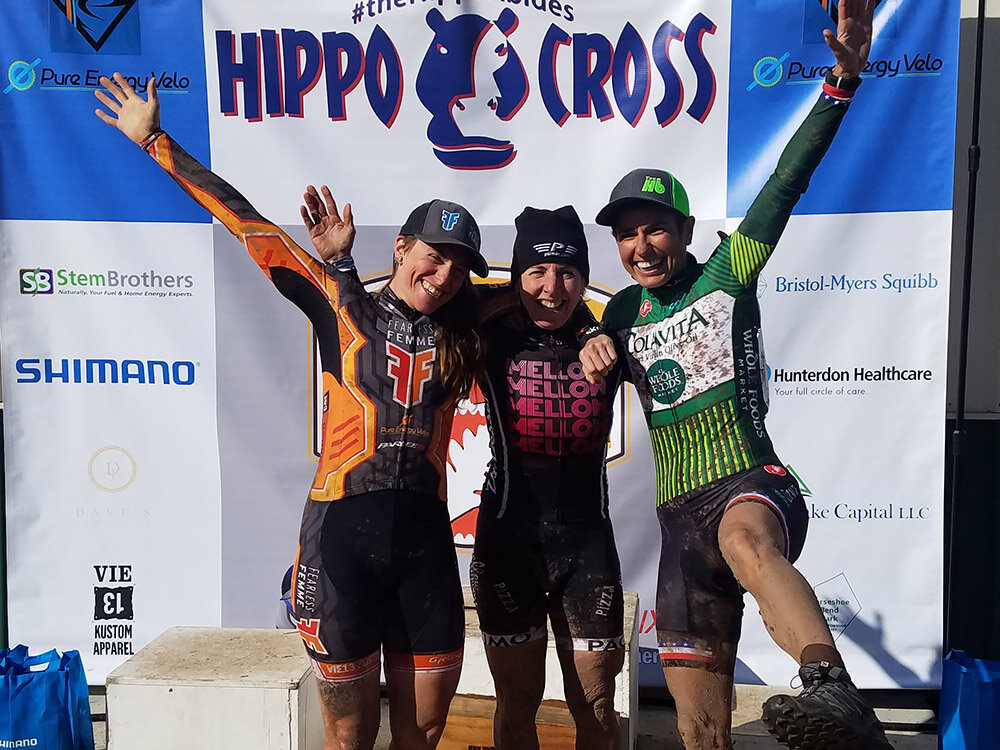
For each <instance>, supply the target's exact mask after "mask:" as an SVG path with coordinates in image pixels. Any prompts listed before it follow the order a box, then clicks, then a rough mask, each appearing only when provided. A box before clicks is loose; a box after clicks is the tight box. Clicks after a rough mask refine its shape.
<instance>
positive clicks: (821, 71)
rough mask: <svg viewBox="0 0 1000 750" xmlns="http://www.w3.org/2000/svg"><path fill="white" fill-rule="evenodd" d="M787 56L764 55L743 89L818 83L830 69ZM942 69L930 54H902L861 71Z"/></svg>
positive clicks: (882, 74)
mask: <svg viewBox="0 0 1000 750" xmlns="http://www.w3.org/2000/svg"><path fill="white" fill-rule="evenodd" d="M789 57H790V53H789V52H785V53H783V54H781V55H778V56H774V55H766V56H764V57H762V58H760V59H759V60H757V62H756V63H754V66H753V73H752V76H751V78H752V80H751V81H750V83H749V85H748V86H747V87H746V90H747V91H753V90H754V89H756V88H757V87H758V86H759V87H761V88H772V87H773V86H776V85H778V84H779V83H781V82H782V81H784V82H785V83H786V84H802V83H818V82H820V81H822V80H823V79H824V78H825V77H826V76H827V75H828V74H829V73H830V72H831V71H832V70H833V66H832V65H830V64H824V65H813V64H810V63H806V62H802V61H801V60H789ZM943 70H944V60H942V59H941V58H940V57H936V56H934V55H933V54H932V53H930V52H915V53H913V54H909V53H904V54H903V56H902V57H898V58H880V59H875V60H869V61H868V63H867V64H866V65H865V67H864V70H862V71H861V77H862V78H898V77H906V78H919V77H928V76H939V75H941V73H942V71H943Z"/></svg>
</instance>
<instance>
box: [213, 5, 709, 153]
mask: <svg viewBox="0 0 1000 750" xmlns="http://www.w3.org/2000/svg"><path fill="white" fill-rule="evenodd" d="M380 7H381V6H380ZM423 20H424V25H425V26H426V33H424V37H425V38H426V39H427V44H426V46H425V47H424V46H422V44H421V46H420V47H416V46H414V47H413V48H412V52H413V54H407V55H405V56H404V55H401V54H400V48H398V47H397V45H396V44H395V42H394V41H393V39H392V38H390V36H389V34H388V33H387V32H386V31H385V30H384V29H383V28H382V26H381V25H376V26H375V27H374V28H373V29H372V31H371V33H370V35H369V36H368V38H367V40H362V39H360V38H359V37H358V36H356V35H355V34H353V33H351V32H347V31H322V32H313V31H311V30H303V29H289V28H284V29H281V30H280V31H278V30H275V29H261V30H259V31H253V32H240V33H238V34H237V33H236V32H233V31H230V30H218V31H216V32H215V42H216V59H217V66H218V78H219V106H220V110H221V112H222V114H225V115H228V116H238V115H241V116H242V117H243V118H244V119H246V120H247V121H249V122H261V121H262V120H263V118H264V115H265V114H266V115H267V116H268V117H304V116H305V113H306V109H307V104H306V100H307V98H308V99H309V102H310V104H308V108H310V109H313V110H315V109H317V108H318V107H319V106H321V105H320V102H321V101H322V102H324V103H325V107H326V110H325V115H326V116H327V117H328V118H329V119H330V120H331V121H332V122H334V123H336V122H340V121H345V120H348V119H349V117H350V112H351V111H353V110H354V109H355V108H357V107H367V108H368V109H370V110H371V111H372V112H373V113H374V114H375V115H376V117H377V118H378V119H379V120H380V121H381V123H382V124H383V125H384V126H385V127H386V128H387V129H391V128H392V127H393V124H394V123H395V121H396V117H397V115H398V114H399V111H400V107H401V106H402V103H403V96H404V80H410V79H412V80H415V82H416V84H415V90H416V96H417V98H418V99H419V101H420V104H421V105H422V106H423V108H424V109H425V110H426V111H427V113H428V114H429V121H428V125H427V133H426V134H427V139H428V141H429V142H430V147H431V149H432V150H433V153H434V155H435V157H437V159H438V161H440V162H441V163H442V164H443V165H445V166H446V167H449V168H451V169H474V170H482V169H499V168H502V167H505V166H507V165H508V164H510V163H511V162H512V161H513V160H514V158H515V157H516V156H517V144H516V142H514V140H512V139H511V138H512V137H513V136H512V134H511V133H510V130H509V129H504V127H503V123H506V122H510V121H512V120H514V118H515V117H516V116H517V114H518V112H519V111H520V110H521V108H522V107H523V106H524V104H525V103H526V102H527V101H528V100H529V98H530V97H533V96H534V97H538V98H539V99H540V101H541V103H542V105H543V107H544V110H545V112H546V114H547V115H548V117H549V118H550V119H551V120H552V122H553V123H554V124H555V125H556V126H557V127H560V128H561V127H562V126H563V125H565V124H566V122H567V121H568V120H569V119H570V118H571V117H576V118H591V119H592V120H593V121H594V122H595V123H597V124H598V125H599V124H600V123H603V122H606V121H608V120H610V119H612V118H614V117H616V116H620V117H623V118H624V119H625V120H626V121H627V122H628V123H629V124H630V125H632V127H635V126H637V125H638V123H639V122H640V120H642V119H643V117H647V118H649V117H652V118H655V120H656V122H657V123H658V124H659V125H660V126H661V127H666V126H667V125H670V124H671V123H672V122H674V120H676V119H677V118H678V117H679V116H680V114H681V112H682V111H686V114H687V115H688V116H689V117H691V118H693V119H694V120H696V121H698V122H701V123H703V122H705V120H706V119H707V118H708V115H709V114H710V113H711V111H712V108H713V106H714V103H715V96H716V88H717V84H716V78H715V72H714V70H713V68H712V65H711V63H710V62H709V60H708V57H707V56H706V55H705V52H704V50H703V39H704V36H705V35H706V34H714V33H715V32H716V29H717V27H716V24H715V22H714V21H713V20H712V19H710V18H708V17H707V16H706V15H704V14H703V13H697V14H695V15H694V16H693V17H692V18H690V19H688V20H687V22H686V24H685V26H684V28H682V27H681V26H678V25H676V24H675V23H674V22H673V21H671V20H665V21H663V22H662V23H661V24H660V25H659V27H658V28H656V29H648V30H647V29H643V30H642V31H640V30H639V29H637V28H636V27H635V26H633V25H632V23H630V22H626V23H625V24H624V25H623V27H622V29H621V31H620V32H619V33H618V36H617V39H616V40H614V41H612V39H611V38H609V36H607V35H605V34H603V33H590V32H585V31H580V30H574V31H573V32H572V33H571V32H570V31H567V30H566V29H565V28H563V27H562V26H560V25H559V23H555V22H553V23H551V24H550V25H549V27H548V29H547V30H546V31H545V33H544V34H543V36H542V39H541V42H540V43H539V47H538V49H529V48H526V47H525V46H523V45H522V44H521V43H519V41H518V34H517V28H518V21H519V19H518V16H517V14H516V13H515V12H514V11H513V10H511V9H510V8H505V9H504V10H502V11H500V13H499V14H497V15H496V16H495V17H494V16H489V17H486V16H480V15H476V14H473V13H459V14H457V15H455V16H453V17H452V18H450V19H449V18H446V17H445V15H444V14H443V13H442V12H441V11H440V10H438V9H437V8H431V10H429V11H428V12H427V13H426V14H425V15H424V19H423ZM560 20H561V21H562V22H563V23H567V22H568V21H567V19H566V18H562V19H560ZM569 20H575V21H576V23H579V22H580V21H579V19H578V18H575V17H574V18H571V19H569ZM678 20H679V19H678ZM424 25H421V28H422V29H423V28H424ZM647 42H651V45H648V44H647ZM673 42H676V43H677V45H676V47H672V46H671V43H673ZM404 49H405V50H406V52H408V53H409V52H411V49H409V48H404ZM418 54H419V55H420V56H419V57H418ZM560 61H565V62H566V63H569V64H560ZM678 66H684V67H688V68H690V69H693V71H694V74H695V78H696V82H697V83H696V86H694V87H689V88H688V89H687V90H685V87H684V85H683V82H682V79H681V76H680V74H679V72H678V70H679V67H678ZM528 71H531V73H532V74H534V73H535V72H536V71H537V79H535V80H530V79H529V73H528ZM654 77H658V78H659V81H660V82H661V84H662V88H663V96H662V99H661V100H660V101H659V102H658V103H656V104H655V105H653V106H650V94H651V91H652V88H653V80H654ZM321 81H322V82H323V84H324V85H323V86H322V87H320V88H319V90H317V87H318V85H319V84H320V82H321ZM362 83H363V86H362ZM237 84H239V85H240V87H241V88H242V97H238V96H237ZM685 105H686V106H687V109H686V110H684V107H685ZM484 113H485V114H487V115H488V116H489V118H490V119H488V120H487V121H488V122H496V124H497V128H496V129H495V130H496V132H494V133H493V134H492V135H486V134H483V133H482V132H476V131H477V130H482V129H484V126H483V124H482V123H483V119H482V118H481V117H476V115H481V114H484ZM492 118H495V121H494V120H492ZM471 123H475V125H473V124H471Z"/></svg>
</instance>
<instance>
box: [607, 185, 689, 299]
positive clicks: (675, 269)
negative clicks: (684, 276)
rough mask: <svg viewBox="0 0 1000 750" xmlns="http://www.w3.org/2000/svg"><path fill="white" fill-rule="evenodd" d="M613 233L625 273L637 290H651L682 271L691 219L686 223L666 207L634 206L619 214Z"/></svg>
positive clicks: (687, 219)
mask: <svg viewBox="0 0 1000 750" xmlns="http://www.w3.org/2000/svg"><path fill="white" fill-rule="evenodd" d="M612 232H613V234H614V237H615V240H616V241H617V242H618V254H619V255H620V256H621V259H622V265H623V266H625V270H626V271H628V272H629V274H630V275H631V276H632V278H633V279H635V280H636V282H637V283H638V284H639V286H641V287H643V288H645V289H654V288H656V287H658V286H662V285H663V284H666V283H667V282H668V281H670V279H672V278H673V277H674V276H676V275H677V274H678V273H679V272H680V271H681V270H683V269H684V266H685V265H686V263H687V246H688V245H690V244H691V235H692V233H693V232H694V217H693V216H689V217H687V218H686V219H685V218H683V217H682V216H681V215H680V214H679V213H676V212H675V211H672V210H671V209H669V208H666V207H665V206H658V205H655V204H652V203H645V204H643V203H637V204H635V205H634V206H632V207H630V208H626V209H624V210H623V211H622V212H621V213H620V214H618V216H617V218H616V219H615V224H614V229H613V230H612Z"/></svg>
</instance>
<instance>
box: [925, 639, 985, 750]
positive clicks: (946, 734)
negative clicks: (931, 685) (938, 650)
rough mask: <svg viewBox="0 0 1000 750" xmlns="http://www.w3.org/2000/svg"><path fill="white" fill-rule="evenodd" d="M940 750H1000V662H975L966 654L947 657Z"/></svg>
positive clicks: (943, 683) (943, 684)
mask: <svg viewBox="0 0 1000 750" xmlns="http://www.w3.org/2000/svg"><path fill="white" fill-rule="evenodd" d="M938 748H939V749H940V750H997V748H1000V662H997V661H986V660H985V659H973V658H971V657H968V656H966V655H965V652H964V651H952V652H951V653H949V654H948V656H947V657H946V658H945V660H944V674H943V675H942V679H941V709H940V712H939V714H938Z"/></svg>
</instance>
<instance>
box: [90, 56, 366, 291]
mask: <svg viewBox="0 0 1000 750" xmlns="http://www.w3.org/2000/svg"><path fill="white" fill-rule="evenodd" d="M100 82H101V85H102V86H104V91H102V90H100V89H98V90H97V91H95V94H96V96H97V98H98V99H99V100H100V101H101V102H102V103H103V104H104V106H105V107H107V109H108V110H109V111H110V112H111V114H108V112H107V111H105V110H103V109H100V108H98V109H97V110H96V114H97V116H98V117H99V118H100V119H101V120H103V121H104V122H105V123H107V124H108V125H110V126H111V127H114V128H117V129H118V130H120V131H121V132H122V134H124V135H125V137H127V138H128V139H129V140H130V141H132V142H133V143H135V144H138V145H139V146H141V147H142V148H143V149H144V150H145V151H146V152H147V153H148V154H149V155H150V156H152V157H153V158H154V159H155V160H156V162H157V163H158V164H159V165H160V166H161V167H162V168H163V169H164V170H165V171H166V172H167V173H168V174H169V175H170V176H171V177H172V178H173V180H174V181H175V182H176V183H177V184H178V185H179V186H180V187H181V189H182V190H184V191H185V192H186V193H187V194H188V195H190V196H191V197H192V198H194V199H195V201H197V202H198V203H199V204H200V205H201V206H202V207H204V208H205V209H207V210H208V211H209V212H210V213H211V214H212V215H213V216H215V218H217V219H218V220H219V221H221V222H222V223H223V224H224V225H225V227H226V228H227V229H228V230H229V231H230V232H232V233H233V234H234V235H235V236H236V237H237V238H238V239H239V240H240V241H241V242H242V243H243V244H244V245H245V246H246V248H247V250H248V251H249V252H250V255H251V256H252V257H253V259H254V260H255V261H256V262H257V265H258V266H260V268H261V270H262V271H264V273H265V274H267V276H268V278H270V279H271V281H272V282H273V283H274V284H275V286H276V287H277V288H278V290H279V291H281V293H282V294H284V295H285V296H287V297H289V298H290V299H292V300H293V301H297V298H301V294H299V293H298V292H299V291H300V290H301V287H302V285H303V283H306V284H308V285H310V286H313V287H315V288H316V289H317V290H319V291H320V292H321V293H322V294H323V296H324V297H327V298H329V292H328V290H327V288H326V284H325V279H324V275H325V269H324V267H323V264H322V263H320V262H319V261H317V260H316V259H315V258H313V257H312V256H310V255H309V254H308V253H307V252H305V251H304V250H303V249H302V248H300V247H299V246H298V245H297V244H295V242H294V241H293V240H292V239H291V238H290V237H289V236H288V235H287V234H285V232H283V231H282V230H281V229H280V228H278V227H277V226H276V225H274V224H272V223H271V222H270V221H268V220H267V219H265V218H264V217H263V216H261V215H260V214H259V213H258V212H257V210H256V209H255V208H254V207H253V206H252V205H250V203H249V202H248V201H247V199H246V198H244V197H243V196H242V195H241V194H240V193H239V192H238V191H237V190H236V189H235V188H234V187H233V186H232V185H230V184H229V183H228V182H226V181H225V180H223V179H222V178H221V177H219V176H218V175H216V174H214V173H213V172H211V171H209V170H208V169H206V168H205V167H204V166H202V165H201V164H200V163H199V162H198V161H197V160H196V159H195V158H194V157H192V156H191V155H190V154H188V153H187V152H186V151H184V149H182V148H181V147H180V146H179V145H178V144H177V143H176V142H175V141H174V140H173V139H172V138H170V136H169V135H167V134H166V133H165V132H163V130H162V129H161V128H160V103H159V99H158V98H157V95H156V80H155V79H150V82H149V89H148V90H149V95H148V97H147V98H145V99H144V98H143V97H142V96H140V95H139V94H137V93H136V92H135V90H134V89H133V88H132V86H131V85H130V84H129V83H128V81H126V80H125V78H124V77H122V75H121V74H119V73H115V74H114V76H113V80H111V79H108V78H106V77H103V76H102V77H101V78H100ZM352 229H353V224H352ZM278 269H282V270H281V271H279V270H278ZM288 272H291V273H288Z"/></svg>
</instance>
